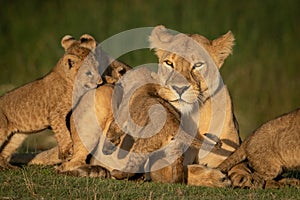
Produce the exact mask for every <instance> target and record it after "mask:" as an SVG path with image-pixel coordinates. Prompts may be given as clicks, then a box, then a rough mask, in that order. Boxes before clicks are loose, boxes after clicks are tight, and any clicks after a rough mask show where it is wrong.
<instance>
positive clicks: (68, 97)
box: [0, 34, 102, 168]
mask: <svg viewBox="0 0 300 200" xmlns="http://www.w3.org/2000/svg"><path fill="white" fill-rule="evenodd" d="M61 45H62V47H63V48H64V49H65V54H64V55H63V57H62V58H61V59H60V60H59V61H58V63H57V65H56V66H55V67H54V68H53V69H52V70H51V71H50V72H49V73H48V74H47V75H46V76H44V77H43V78H41V79H38V80H36V81H33V82H31V83H28V84H26V85H24V86H21V87H19V88H17V89H14V90H12V91H10V92H7V93H6V94H4V95H3V96H1V97H0V147H1V155H0V166H1V167H3V168H6V167H9V164H8V161H9V159H10V157H11V155H12V153H13V152H14V151H15V150H16V149H17V148H18V147H19V146H20V144H21V143H22V142H23V140H24V139H25V138H26V134H29V133H34V132H37V131H40V130H43V129H46V128H49V127H50V128H52V130H53V132H54V136H55V137H56V140H57V143H58V147H59V157H60V158H61V159H66V158H67V157H68V156H69V155H70V153H71V150H72V139H71V136H70V133H69V130H68V128H67V124H66V119H67V115H68V113H69V112H70V111H71V109H72V106H73V105H72V103H73V104H76V100H75V99H74V98H79V97H80V95H81V93H83V92H84V90H85V89H86V90H87V89H91V88H95V87H96V86H97V85H98V83H101V82H102V80H101V77H100V75H99V74H98V70H97V67H98V62H97V61H96V58H95V56H94V55H93V53H92V51H93V50H94V49H95V47H96V41H95V40H94V38H93V37H92V36H90V35H87V34H85V35H82V36H81V38H80V40H79V41H76V40H75V39H74V38H73V37H71V36H69V35H67V36H65V37H64V38H63V39H62V41H61ZM75 82H76V84H75ZM75 86H76V88H77V89H78V91H73V88H74V87H75ZM72 100H73V102H72ZM74 101H75V102H74ZM18 133H26V134H18Z"/></svg>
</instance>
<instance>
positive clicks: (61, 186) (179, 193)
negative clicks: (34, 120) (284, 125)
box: [0, 166, 300, 200]
mask: <svg viewBox="0 0 300 200" xmlns="http://www.w3.org/2000/svg"><path fill="white" fill-rule="evenodd" d="M0 182H1V184H0V199H147V200H150V199H209V200H211V199H230V200H233V199H282V200H283V199H300V196H299V194H300V191H299V188H298V189H297V188H292V187H291V188H288V187H287V188H283V189H280V190H278V189H268V190H261V189H259V190H246V189H218V188H205V187H197V186H187V185H183V184H160V183H151V182H134V181H126V180H124V181H116V180H113V179H100V178H86V177H82V178H78V177H71V176H65V175H58V174H56V172H55V171H54V169H53V168H52V167H38V166H31V167H25V168H23V169H20V170H10V171H0Z"/></svg>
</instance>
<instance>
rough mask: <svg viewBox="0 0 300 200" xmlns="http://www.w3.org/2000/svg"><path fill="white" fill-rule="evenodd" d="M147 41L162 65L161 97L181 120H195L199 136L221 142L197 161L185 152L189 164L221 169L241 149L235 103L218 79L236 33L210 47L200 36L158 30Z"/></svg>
mask: <svg viewBox="0 0 300 200" xmlns="http://www.w3.org/2000/svg"><path fill="white" fill-rule="evenodd" d="M149 41H150V47H151V48H152V49H154V50H155V52H156V55H157V56H158V59H159V64H160V65H161V70H160V71H159V74H158V78H159V79H160V82H161V85H162V86H163V87H161V88H160V90H159V91H158V95H159V96H160V97H162V98H163V99H165V100H166V101H168V102H169V103H170V104H171V105H173V106H174V107H175V108H176V109H178V110H179V111H180V112H181V114H182V115H191V116H193V120H194V123H195V124H197V125H198V133H199V134H200V135H204V134H205V133H211V134H215V135H216V136H217V137H219V139H220V140H221V141H222V148H221V149H219V150H218V151H217V152H209V151H205V150H200V152H199V153H198V156H197V158H195V156H196V155H195V154H197V152H198V151H193V150H190V151H188V152H186V153H185V154H186V155H185V164H191V163H193V162H196V163H199V164H203V165H207V166H209V167H217V166H218V165H219V164H220V163H221V162H222V161H223V160H225V159H226V158H227V157H228V156H229V155H230V154H231V153H232V152H233V151H234V150H235V149H236V148H237V147H238V146H239V144H240V137H239V133H238V125H237V121H236V119H235V116H234V113H233V106H232V102H231V98H230V96H229V93H228V90H227V88H226V86H225V85H222V81H221V80H220V77H219V74H218V68H221V66H222V65H223V63H224V60H225V59H226V58H227V56H228V55H229V54H231V53H232V46H233V42H234V37H233V35H232V33H231V32H228V33H226V34H225V35H223V36H221V37H219V38H217V39H215V40H213V41H210V40H208V39H207V38H205V37H204V36H201V35H197V34H188V35H186V34H177V35H173V34H171V33H170V32H169V31H168V30H167V29H166V28H165V27H164V26H157V27H155V28H154V30H153V31H152V33H151V36H150V38H149ZM214 66H217V68H216V69H215V68H214ZM197 108H198V109H197Z"/></svg>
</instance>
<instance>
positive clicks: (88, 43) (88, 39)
mask: <svg viewBox="0 0 300 200" xmlns="http://www.w3.org/2000/svg"><path fill="white" fill-rule="evenodd" d="M80 46H82V47H84V48H87V49H89V50H94V49H95V48H96V46H97V42H96V40H95V39H94V38H93V37H92V36H90V35H89V34H83V35H82V36H81V37H80Z"/></svg>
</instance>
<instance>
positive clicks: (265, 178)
mask: <svg viewBox="0 0 300 200" xmlns="http://www.w3.org/2000/svg"><path fill="white" fill-rule="evenodd" d="M299 141H300V109H299V108H298V109H296V110H295V111H292V112H290V113H288V114H285V115H282V116H280V117H278V118H276V119H274V120H271V121H269V122H267V123H266V124H264V125H262V126H261V127H260V128H258V129H257V130H256V131H254V133H253V134H252V135H250V136H249V137H248V138H247V139H246V140H245V141H244V142H243V143H242V145H241V146H240V147H239V148H238V149H237V150H236V151H235V152H234V153H233V154H232V155H230V156H229V157H228V158H227V159H226V160H225V161H223V162H222V163H221V164H220V165H219V166H218V169H220V170H221V171H223V172H228V171H229V173H231V174H232V176H231V178H232V179H233V180H232V181H233V183H238V184H239V185H237V186H239V187H252V188H262V187H265V186H266V185H265V184H270V182H272V181H273V180H274V179H278V178H280V175H281V174H282V173H283V172H284V171H285V170H299V169H300V168H299V167H300V159H299V156H300V149H299ZM243 162H246V164H247V165H248V167H249V168H250V169H249V168H248V167H247V166H246V164H245V163H243ZM240 163H243V164H240ZM237 166H239V167H238V168H237ZM234 167H235V169H232V168H234ZM231 170H233V171H234V172H233V171H231ZM238 170H240V171H238ZM250 170H251V171H250ZM231 174H229V175H231ZM238 174H241V175H238ZM235 179H238V181H236V180H235ZM282 182H289V181H287V180H283V181H282ZM282 182H281V183H282ZM293 182H295V181H293ZM297 182H298V183H297ZM295 183H297V184H298V185H300V180H298V181H296V182H295Z"/></svg>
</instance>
